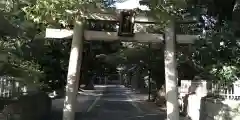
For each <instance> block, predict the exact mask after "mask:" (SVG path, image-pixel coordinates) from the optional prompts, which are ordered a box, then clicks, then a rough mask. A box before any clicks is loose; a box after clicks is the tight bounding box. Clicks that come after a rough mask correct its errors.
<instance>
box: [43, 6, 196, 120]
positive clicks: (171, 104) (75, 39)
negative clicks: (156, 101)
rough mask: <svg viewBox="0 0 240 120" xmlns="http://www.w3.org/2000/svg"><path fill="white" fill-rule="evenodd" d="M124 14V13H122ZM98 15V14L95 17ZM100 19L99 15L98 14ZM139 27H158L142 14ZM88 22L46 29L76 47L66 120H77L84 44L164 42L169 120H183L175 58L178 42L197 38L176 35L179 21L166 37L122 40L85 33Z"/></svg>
mask: <svg viewBox="0 0 240 120" xmlns="http://www.w3.org/2000/svg"><path fill="white" fill-rule="evenodd" d="M120 11H121V10H120ZM91 14H94V13H91ZM98 15H99V14H98ZM101 15H102V16H107V17H106V18H107V19H102V20H109V18H110V19H111V21H116V22H118V19H117V16H118V14H116V13H115V14H112V13H111V14H109V13H108V14H106V13H104V14H101ZM134 22H135V23H155V24H156V23H157V22H156V21H154V19H152V18H150V17H146V16H142V15H141V14H138V15H136V16H135V20H134ZM83 26H84V21H76V22H75V24H74V29H73V30H65V29H50V28H47V29H46V36H45V37H46V38H71V37H72V46H71V53H70V58H69V67H68V75H67V85H66V97H65V101H64V110H63V120H74V114H75V111H74V106H75V102H76V95H77V89H78V82H79V81H78V80H79V78H80V76H79V75H80V73H79V72H80V67H81V62H80V61H81V59H82V50H83V40H100V39H101V40H104V41H114V40H121V41H122V40H123V41H129V42H130V41H131V42H133V41H135V42H164V41H165V51H164V62H165V84H166V101H167V120H179V105H178V90H177V89H178V87H177V70H176V58H175V42H176V41H177V42H178V43H186V44H191V43H193V42H194V41H193V40H195V39H196V38H197V37H198V36H197V35H183V34H178V35H176V33H175V21H173V20H171V21H170V23H169V25H168V27H167V28H166V30H165V33H164V34H152V33H142V32H141V33H139V32H135V35H134V36H133V37H121V36H118V32H104V31H91V30H84V27H83Z"/></svg>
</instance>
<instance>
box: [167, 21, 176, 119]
mask: <svg viewBox="0 0 240 120" xmlns="http://www.w3.org/2000/svg"><path fill="white" fill-rule="evenodd" d="M175 44H176V33H175V21H173V20H171V21H170V23H169V25H168V27H167V28H166V31H165V51H164V64H165V84H166V88H165V89H166V102H167V120H179V105H178V88H177V70H176V56H175V54H176V53H175Z"/></svg>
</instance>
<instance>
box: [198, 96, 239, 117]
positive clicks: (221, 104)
mask: <svg viewBox="0 0 240 120" xmlns="http://www.w3.org/2000/svg"><path fill="white" fill-rule="evenodd" d="M201 104H202V105H201V110H200V114H201V117H200V120H240V101H234V100H224V101H221V100H216V99H210V98H206V99H204V100H202V103H201Z"/></svg>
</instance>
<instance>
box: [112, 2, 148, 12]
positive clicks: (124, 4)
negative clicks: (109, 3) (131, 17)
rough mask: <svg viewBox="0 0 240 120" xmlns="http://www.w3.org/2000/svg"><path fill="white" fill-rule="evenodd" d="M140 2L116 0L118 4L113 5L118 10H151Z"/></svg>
mask: <svg viewBox="0 0 240 120" xmlns="http://www.w3.org/2000/svg"><path fill="white" fill-rule="evenodd" d="M139 1H140V0H116V3H115V4H114V5H113V6H114V7H116V8H117V9H134V8H139V9H141V10H149V8H148V7H147V6H143V5H140V4H139Z"/></svg>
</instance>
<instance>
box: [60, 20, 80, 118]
mask: <svg viewBox="0 0 240 120" xmlns="http://www.w3.org/2000/svg"><path fill="white" fill-rule="evenodd" d="M82 46H83V22H82V21H76V23H75V25H74V30H73V39H72V46H71V53H70V58H69V66H68V75H67V85H66V96H65V100H64V108H63V120H74V118H75V109H74V106H75V103H76V96H77V91H78V90H77V89H78V78H80V77H79V75H78V74H80V73H79V72H80V69H79V68H80V67H81V62H80V61H81V57H82V50H83V49H82Z"/></svg>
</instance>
